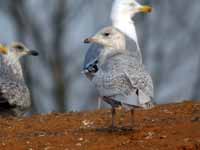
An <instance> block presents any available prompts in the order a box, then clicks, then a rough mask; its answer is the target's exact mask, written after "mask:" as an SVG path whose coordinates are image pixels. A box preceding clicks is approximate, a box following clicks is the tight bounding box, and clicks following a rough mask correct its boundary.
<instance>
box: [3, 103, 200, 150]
mask: <svg viewBox="0 0 200 150" xmlns="http://www.w3.org/2000/svg"><path fill="white" fill-rule="evenodd" d="M110 117H111V116H110V110H100V111H95V112H82V113H66V114H58V113H57V114H55V113H54V114H48V115H36V116H32V117H27V118H7V119H6V118H1V119H0V129H1V130H0V150H200V103H194V102H184V103H181V104H170V105H162V106H157V107H155V108H154V109H152V110H136V112H135V124H134V127H133V129H132V130H130V125H129V123H130V114H129V113H127V112H125V111H124V110H118V111H117V118H116V122H117V126H118V128H117V129H115V130H111V128H109V126H110V124H111V118H110Z"/></svg>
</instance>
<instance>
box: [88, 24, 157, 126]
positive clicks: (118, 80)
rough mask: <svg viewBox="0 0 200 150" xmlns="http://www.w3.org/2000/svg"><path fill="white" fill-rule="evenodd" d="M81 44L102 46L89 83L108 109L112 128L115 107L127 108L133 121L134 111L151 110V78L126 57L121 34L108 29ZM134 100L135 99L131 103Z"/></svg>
mask: <svg viewBox="0 0 200 150" xmlns="http://www.w3.org/2000/svg"><path fill="white" fill-rule="evenodd" d="M84 42H85V43H97V44H100V45H101V46H102V49H101V51H100V54H99V57H98V64H95V66H97V67H96V68H98V70H97V72H95V73H94V72H93V78H92V80H91V81H92V83H94V85H95V87H96V88H97V91H98V92H99V95H100V97H101V98H102V99H103V100H104V101H105V102H107V103H108V104H110V105H111V107H112V127H114V120H115V119H114V118H115V108H116V107H118V106H123V107H125V108H126V107H128V108H129V109H131V114H132V118H133V110H134V108H135V107H136V108H138V107H142V108H145V109H149V108H152V107H153V106H154V104H153V101H152V98H153V96H154V92H153V91H154V90H153V82H152V78H151V76H150V74H149V73H148V72H147V71H146V70H145V67H144V66H143V64H141V63H139V62H138V61H137V58H135V57H134V56H132V55H130V51H129V50H128V49H127V48H126V41H125V36H124V34H123V33H122V32H121V31H119V30H118V29H117V28H114V27H112V26H111V27H106V28H103V29H102V30H100V31H99V32H98V33H97V34H96V35H95V36H93V37H91V38H87V39H85V41H84ZM135 97H137V98H138V99H136V100H135Z"/></svg>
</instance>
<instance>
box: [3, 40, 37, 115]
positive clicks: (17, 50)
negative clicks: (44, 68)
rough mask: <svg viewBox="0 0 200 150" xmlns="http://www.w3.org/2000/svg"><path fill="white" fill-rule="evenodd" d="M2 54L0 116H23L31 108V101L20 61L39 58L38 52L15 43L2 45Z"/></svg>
mask: <svg viewBox="0 0 200 150" xmlns="http://www.w3.org/2000/svg"><path fill="white" fill-rule="evenodd" d="M0 53H1V55H0V115H2V116H5V115H13V116H22V115H23V114H24V113H25V112H26V110H27V109H28V108H29V107H30V106H31V99H30V93H29V89H28V87H27V85H26V83H25V81H24V77H23V72H22V67H21V64H20V61H19V59H20V58H21V57H23V56H26V55H33V56H37V55H38V52H37V51H33V50H29V49H28V48H26V47H25V46H24V45H23V44H21V43H13V44H10V45H9V46H4V45H0Z"/></svg>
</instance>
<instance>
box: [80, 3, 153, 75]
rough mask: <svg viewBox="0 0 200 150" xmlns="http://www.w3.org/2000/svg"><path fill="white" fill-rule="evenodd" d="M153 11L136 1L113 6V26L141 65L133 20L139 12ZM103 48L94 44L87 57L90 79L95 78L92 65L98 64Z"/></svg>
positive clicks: (86, 71) (84, 68)
mask: <svg viewBox="0 0 200 150" xmlns="http://www.w3.org/2000/svg"><path fill="white" fill-rule="evenodd" d="M151 10H152V8H151V7H150V6H142V5H140V4H139V3H138V2H136V1H135V0H115V1H114V3H113V6H112V11H111V20H112V25H113V26H114V27H115V28H117V29H119V30H120V31H121V32H123V33H124V34H125V36H126V38H125V39H126V45H127V47H129V50H131V52H132V53H131V55H134V56H136V59H137V60H138V62H140V63H142V55H141V51H140V47H139V44H138V39H137V33H136V29H135V24H134V21H133V20H132V18H133V17H134V16H135V14H137V13H139V12H143V13H149V12H151ZM101 48H102V46H100V45H99V44H92V45H91V46H90V48H89V49H88V51H87V53H86V55H85V60H84V65H83V70H84V72H85V75H86V76H87V77H88V78H89V79H91V78H92V77H93V76H92V73H91V71H92V72H93V71H95V69H92V68H91V65H92V64H93V63H97V62H98V60H97V57H98V55H99V53H100V51H101Z"/></svg>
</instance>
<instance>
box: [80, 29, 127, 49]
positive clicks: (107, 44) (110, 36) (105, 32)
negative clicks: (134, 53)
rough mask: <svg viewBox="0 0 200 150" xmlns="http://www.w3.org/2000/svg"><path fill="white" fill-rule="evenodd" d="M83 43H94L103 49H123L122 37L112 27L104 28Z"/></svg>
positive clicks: (123, 40) (123, 41) (124, 46)
mask: <svg viewBox="0 0 200 150" xmlns="http://www.w3.org/2000/svg"><path fill="white" fill-rule="evenodd" d="M84 43H96V44H99V45H102V46H103V47H104V48H105V49H125V48H126V43H125V37H124V35H123V34H122V33H121V32H120V31H119V30H118V29H116V28H114V27H106V28H103V29H102V30H100V31H99V32H98V33H97V34H96V35H94V36H93V37H90V38H87V39H85V40H84Z"/></svg>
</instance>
